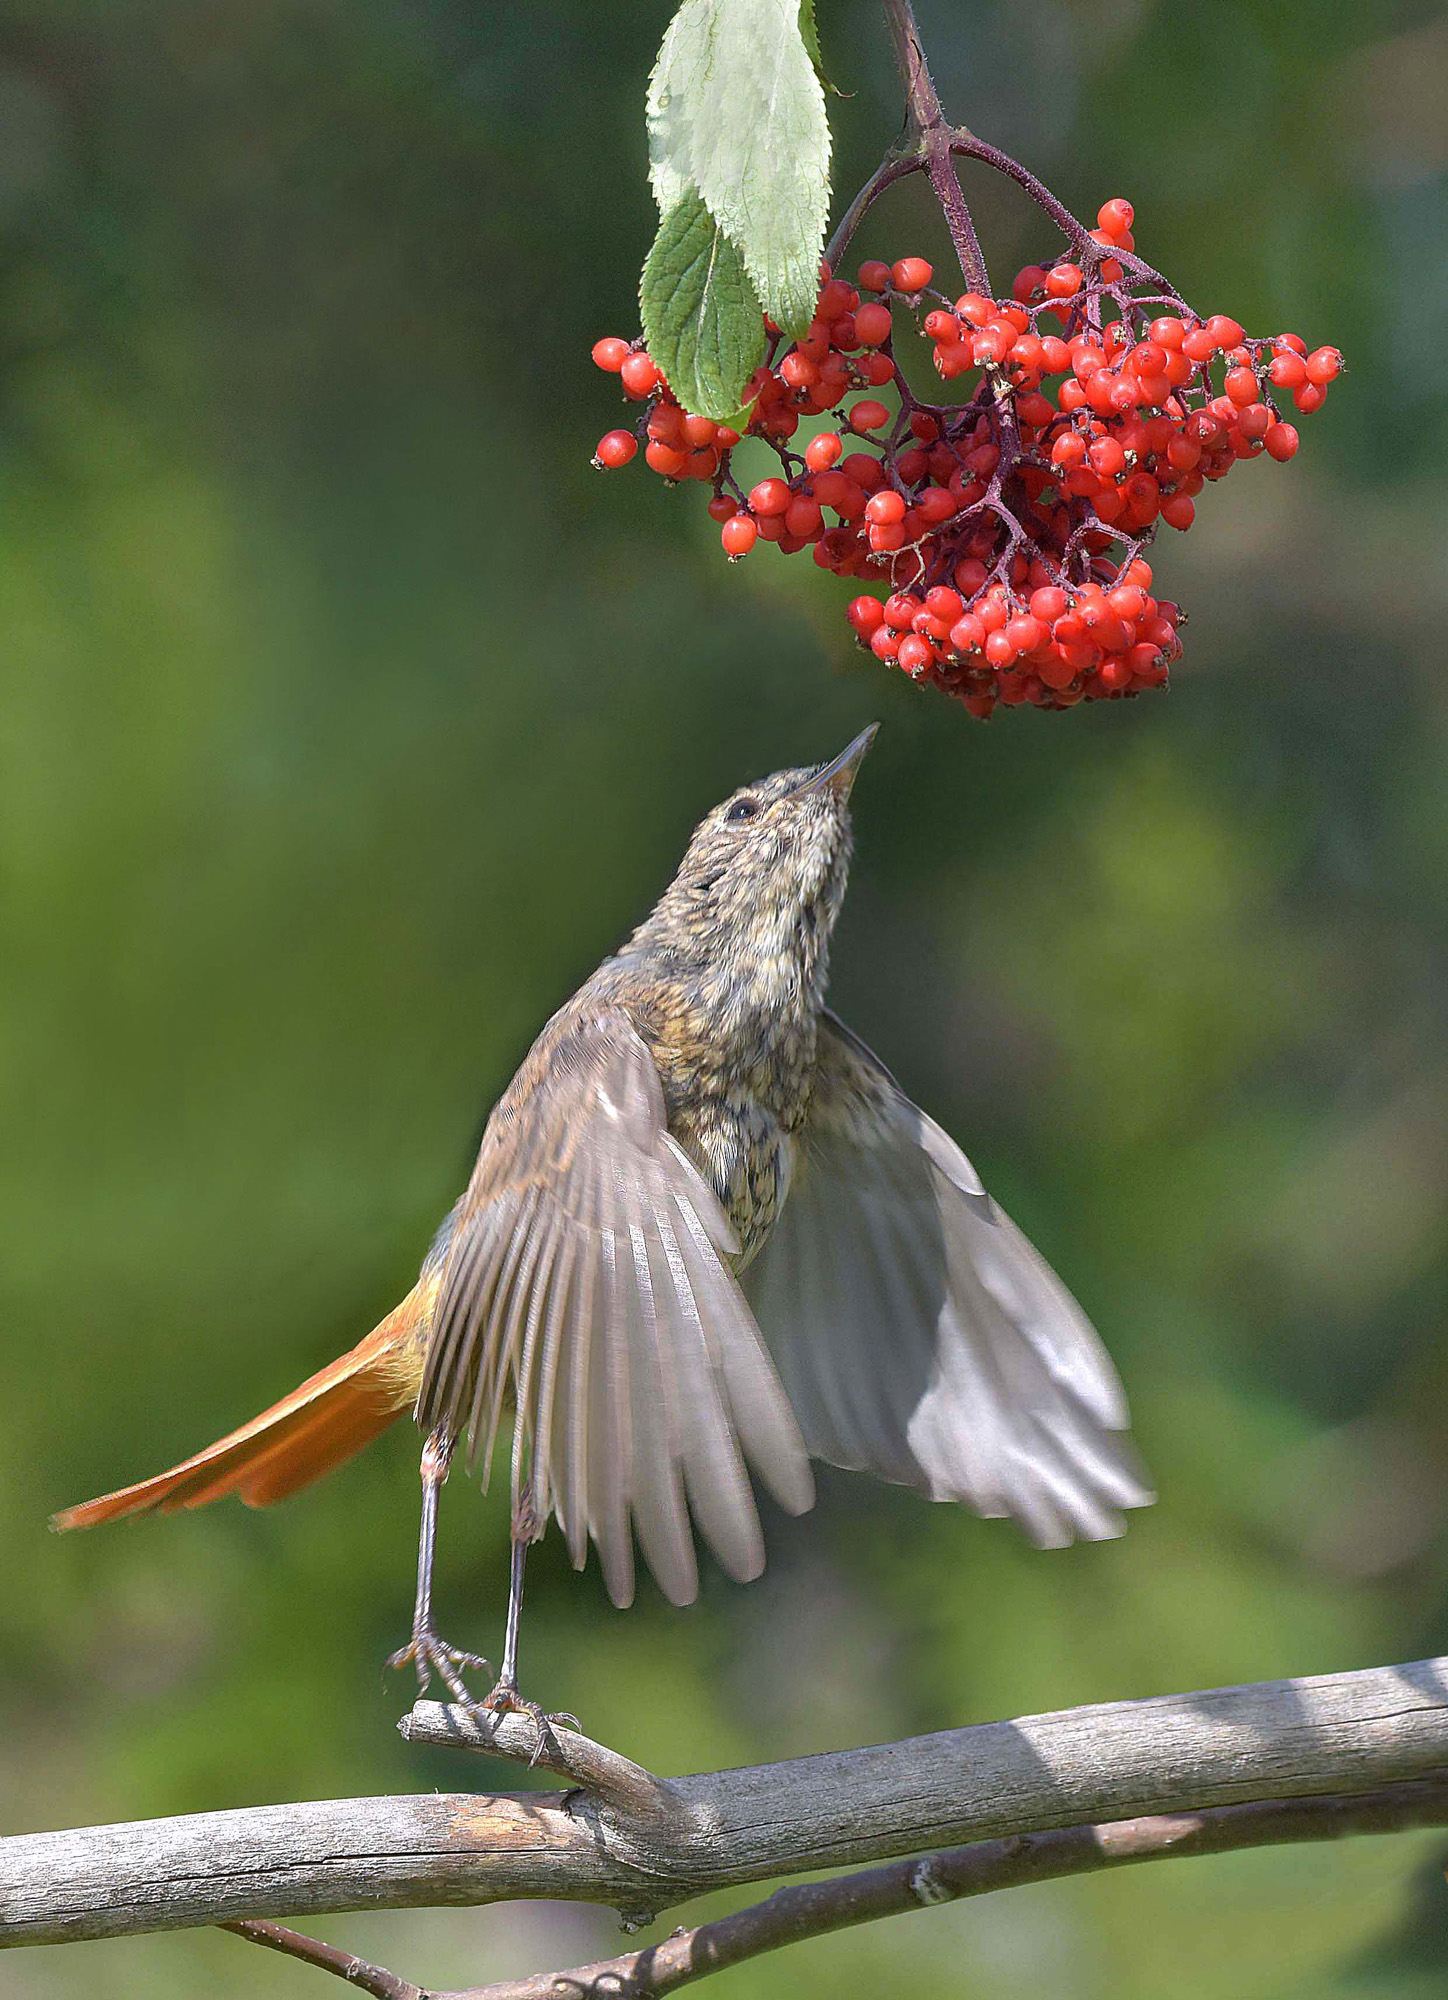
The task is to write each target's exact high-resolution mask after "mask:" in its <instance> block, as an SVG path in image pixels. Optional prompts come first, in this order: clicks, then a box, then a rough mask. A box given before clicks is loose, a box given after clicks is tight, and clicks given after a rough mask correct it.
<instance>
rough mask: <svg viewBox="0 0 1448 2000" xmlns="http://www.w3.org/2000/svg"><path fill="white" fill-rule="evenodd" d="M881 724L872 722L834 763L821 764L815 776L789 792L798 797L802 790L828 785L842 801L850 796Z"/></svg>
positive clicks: (814, 789)
mask: <svg viewBox="0 0 1448 2000" xmlns="http://www.w3.org/2000/svg"><path fill="white" fill-rule="evenodd" d="M879 731H880V725H879V723H878V722H872V723H871V724H870V726H869V728H868V729H862V730H861V731H860V733H859V735H858V736H857V737H856V738H855V740H854V742H853V743H851V744H850V746H849V747H848V749H845V750H842V751H841V752H840V754H839V756H838V757H836V758H835V759H834V761H833V762H832V763H829V764H823V765H821V767H820V769H819V770H818V771H816V772H815V773H814V774H813V776H811V777H808V778H806V779H805V780H804V782H803V783H802V784H798V785H796V786H795V788H794V790H793V791H792V792H791V793H790V794H789V796H790V797H791V798H795V799H797V798H798V797H799V795H800V793H801V792H815V791H818V790H820V788H821V787H822V786H825V785H828V786H829V788H830V790H831V791H832V792H833V793H835V795H836V797H837V798H839V799H840V800H841V801H843V800H845V799H847V798H848V797H849V796H850V787H851V786H852V785H853V784H854V782H855V774H856V772H857V771H858V770H859V768H860V765H861V764H862V763H863V761H864V756H865V752H866V751H867V750H868V749H869V747H870V745H871V744H872V743H873V742H874V740H875V738H876V736H877V735H878V734H879Z"/></svg>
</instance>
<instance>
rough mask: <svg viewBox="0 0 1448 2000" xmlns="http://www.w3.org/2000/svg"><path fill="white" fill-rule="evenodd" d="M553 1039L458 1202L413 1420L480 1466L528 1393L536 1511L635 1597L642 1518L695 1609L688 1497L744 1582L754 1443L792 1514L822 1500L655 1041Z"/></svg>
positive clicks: (650, 1546) (529, 1473) (527, 1434)
mask: <svg viewBox="0 0 1448 2000" xmlns="http://www.w3.org/2000/svg"><path fill="white" fill-rule="evenodd" d="M544 1047H545V1050H546V1053H543V1054H542V1055H541V1056H539V1057H536V1058H535V1059H530V1063H529V1064H525V1066H524V1069H523V1070H522V1071H521V1072H520V1074H519V1079H518V1083H517V1084H516V1085H515V1086H514V1088H513V1089H512V1090H511V1091H510V1092H509V1094H508V1096H507V1097H506V1098H505V1099H504V1100H503V1102H502V1103H501V1104H500V1105H499V1107H498V1110H497V1111H496V1112H495V1113H494V1116H493V1119H492V1122H491V1123H490V1125H489V1127H488V1131H487V1133H486V1135H485V1136H484V1139H483V1145H482V1150H481V1152H480V1153H479V1156H478V1163H477V1167H476V1169H475V1170H474V1173H473V1178H472V1181H471V1183H470V1185H469V1188H468V1191H467V1194H466V1195H465V1196H464V1198H463V1201H462V1202H461V1203H460V1204H459V1209H458V1226H457V1228H456V1231H455V1234H454V1237H453V1241H452V1245H451V1248H450V1250H449V1252H448V1256H447V1262H446V1265H445V1268H444V1272H443V1279H442V1289H441V1292H440V1294H439V1298H438V1305H437V1312H436V1317H435V1320H434V1327H433V1334H432V1339H431V1343H430V1346H429V1352H428V1357H427V1365H426V1370H425V1374H424V1378H423V1384H422V1391H421V1394H420V1396H419V1399H418V1419H419V1421H420V1422H421V1423H422V1424H423V1425H424V1426H425V1427H426V1428H428V1429H433V1428H435V1427H439V1426H440V1427H442V1428H443V1429H445V1430H446V1431H448V1432H449V1434H450V1435H453V1436H460V1435H461V1434H462V1433H463V1432H464V1431H466V1432H467V1435H468V1443H469V1450H470V1455H471V1458H472V1459H473V1461H474V1462H481V1465H482V1468H483V1478H484V1481H486V1478H487V1471H488V1466H489V1463H490V1461H491V1457H492V1452H493V1446H494V1442H495V1440H496V1437H497V1433H498V1428H499V1423H500V1419H501V1417H502V1415H503V1412H504V1410H505V1408H506V1407H507V1406H508V1405H513V1406H515V1408H516V1412H517V1416H516V1422H517V1426H518V1428H517V1431H516V1432H515V1451H518V1450H520V1449H521V1450H522V1451H523V1452H524V1453H525V1456H526V1463H524V1464H523V1465H522V1468H521V1471H520V1472H519V1474H518V1475H517V1476H518V1477H519V1478H520V1480H523V1481H526V1484H527V1487H528V1490H529V1491H530V1493H531V1497H532V1502H533V1506H534V1508H535V1509H536V1512H537V1517H538V1519H539V1521H540V1522H541V1521H543V1520H546V1518H547V1516H548V1513H549V1511H550V1510H551V1511H552V1512H554V1513H556V1514H557V1516H558V1519H559V1522H560V1524H561V1526H562V1528H563V1531H564V1534H565V1536H566V1537H567V1540H568V1545H569V1549H570V1552H571V1553H572V1556H573V1560H574V1562H575V1563H576V1564H578V1565H579V1566H580V1567H581V1566H582V1564H583V1561H584V1559H585V1557H586V1554H587V1544H588V1537H589V1536H590V1535H591V1536H592V1537H593V1539H594V1541H595V1542H596V1543H597V1545H598V1551H599V1555H600V1558H601V1560H602V1563H603V1572H604V1578H605V1581H606V1582H607V1585H608V1589H609V1594H610V1595H611V1596H612V1598H613V1600H614V1602H615V1603H616V1604H627V1603H629V1602H630V1600H631V1598H632V1596H633V1585H634V1559H633V1539H632V1535H631V1533H630V1525H629V1524H630V1518H632V1522H633V1527H634V1528H635V1529H636V1530H637V1533H638V1538H639V1543H640V1546H641V1547H642V1550H643V1553H644V1555H645V1557H646V1558H647V1560H648V1563H649V1567H650V1568H651V1569H652V1570H653V1572H654V1575H655V1576H656V1577H657V1578H658V1581H659V1584H660V1586H661V1587H662V1589H663V1590H664V1592H665V1594H666V1595H667V1596H668V1597H669V1598H671V1599H672V1600H673V1602H674V1603H676V1604H687V1603H688V1602H689V1601H690V1600H691V1599H692V1598H693V1597H694V1596H695V1594H696V1592H697V1589H698V1576H697V1571H696V1567H695V1560H694V1548H693V1541H692V1537H691V1535H690V1531H689V1510H691V1511H692V1514H693V1519H694V1522H695V1523H696V1525H697V1526H698V1528H699V1530H700V1531H701V1533H702V1534H703V1536H704V1538H705V1540H706V1541H707V1542H708V1543H709V1545H710V1547H711V1548H712V1549H713V1550H714V1552H715V1554H716V1555H717V1556H718V1558H719V1560H720V1562H721V1563H722V1564H723V1566H724V1568H725V1569H726V1570H727V1571H728V1572H729V1573H730V1575H731V1576H735V1577H738V1578H740V1579H741V1580H745V1579H747V1578H750V1577H753V1576H757V1575H758V1574H759V1571H760V1570H761V1569H762V1568H763V1565H764V1551H763V1544H762V1541H761V1537H760V1531H759V1521H758V1517H757V1515H756V1512H755V1507H754V1501H753V1497H752V1495H751V1492H750V1487H749V1480H748V1478H747V1476H746V1473H745V1469H744V1463H743V1457H744V1456H747V1458H748V1460H749V1462H750V1463H751V1465H752V1466H753V1467H754V1469H755V1470H756V1471H757V1473H758V1474H759V1476H760V1477H761V1478H762V1479H763V1481H764V1483H765V1485H766V1486H767V1487H768V1488H769V1490H770V1491H771V1492H772V1493H773V1494H774V1495H775V1496H776V1497H777V1498H778V1499H779V1500H780V1502H781V1503H782V1504H783V1505H784V1506H785V1507H787V1508H789V1509H790V1510H791V1511H793V1512H801V1511H803V1510H804V1509H805V1508H806V1507H808V1506H809V1505H810V1504H811V1501H812V1500H813V1497H814V1488H813V1481H812V1478H811V1474H810V1469H809V1460H808V1458H807V1456H806V1453H805V1449H804V1444H803V1442H802V1440H801V1438H800V1434H799V1429H798V1426H797V1425H796V1423H795V1421H794V1417H793V1415H792V1414H791V1411H790V1408H789V1404H788V1403H787V1401H786V1400H785V1395H784V1391H783V1389H782V1388H781V1386H780V1382H779V1378H778V1376H777V1374H776V1373H775V1369H774V1365H773V1363H772V1362H771V1360H770V1358H769V1354H768V1351H767V1349H766V1348H765V1345H764V1343H763V1340H762V1339H761V1337H760V1333H759V1329H758V1327H757V1326H756V1325H755V1323H754V1318H753V1316H752V1314H751V1313H750V1310H749V1307H748V1306H747V1305H746V1303H745V1301H744V1297H743V1294H742V1293H741V1291H740V1289H739V1286H738V1284H737V1282H736V1281H735V1279H734V1276H733V1274H732V1272H731V1270H730V1268H729V1264H728V1262H727V1259H728V1257H729V1255H730V1253H731V1252H733V1251H736V1250H737V1248H738V1245H737V1243H736V1242H735V1240H734V1237H733V1233H732V1231H731V1229H730V1226H729V1222H728V1220H727V1218H726V1216H725V1214H724V1211H723V1209H722V1208H721V1206H720V1204H719V1202H718V1200H717V1199H716V1197H715V1195H714V1192H713V1190H712V1189H711V1188H710V1187H709V1186H708V1184H707V1183H706V1182H705V1181H704V1179H703V1178H702V1177H701V1175H700V1174H699V1173H698V1172H697V1171H696V1169H695V1168H694V1166H693V1165H692V1164H691V1163H690V1161H689V1160H688V1159H687V1157H686V1156H685V1154H684V1153H683V1152H682V1150H681V1149H680V1148H679V1146H678V1145H677V1143H676V1142H675V1141H674V1139H673V1138H672V1137H671V1136H670V1135H669V1132H668V1130H667V1127H666V1122H665V1109H664V1099H663V1092H662V1090H661V1088H660V1085H659V1079H658V1074H657V1071H656V1070H655V1067H654V1062H653V1058H652V1057H651V1056H650V1054H649V1052H648V1049H647V1048H646V1047H645V1045H644V1043H643V1042H642V1041H641V1039H640V1038H639V1036H638V1034H637V1033H636V1032H635V1030H634V1028H633V1027H632V1025H631V1024H630V1023H629V1022H628V1021H627V1020H625V1019H624V1018H622V1017H621V1016H619V1015H605V1016H602V1017H599V1018H595V1019H591V1020H582V1021H580V1022H579V1023H578V1025H577V1026H576V1027H574V1028H571V1029H569V1030H568V1031H567V1032H565V1033H564V1034H563V1035H562V1036H561V1037H560V1038H558V1039H556V1040H554V1041H553V1042H552V1045H551V1048H549V1047H547V1045H546V1044H545V1045H544ZM741 1451H742V1454H743V1456H741ZM686 1494H687V1509H686V1501H685V1496H686Z"/></svg>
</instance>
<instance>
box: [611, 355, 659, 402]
mask: <svg viewBox="0 0 1448 2000" xmlns="http://www.w3.org/2000/svg"><path fill="white" fill-rule="evenodd" d="M618 373H619V380H620V381H621V382H622V383H623V386H624V389H625V390H626V391H627V393H628V394H629V395H630V396H632V397H633V398H634V400H635V402H642V401H643V399H644V397H645V396H651V395H652V394H653V393H654V391H655V389H657V388H658V386H659V379H660V378H659V371H658V369H657V368H655V366H654V364H653V362H652V361H651V360H650V359H649V357H648V355H647V354H643V353H638V354H630V355H629V356H628V358H627V359H626V360H625V361H624V362H623V363H622V365H621V366H620V368H619V371H618Z"/></svg>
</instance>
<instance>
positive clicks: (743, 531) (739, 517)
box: [719, 514, 759, 562]
mask: <svg viewBox="0 0 1448 2000" xmlns="http://www.w3.org/2000/svg"><path fill="white" fill-rule="evenodd" d="M758 534H759V529H758V527H757V526H756V525H755V523H754V522H753V521H751V520H750V518H749V516H748V515H747V514H735V515H734V516H733V517H732V518H731V519H730V520H728V521H726V522H725V523H724V525H723V527H722V528H721V529H720V530H719V539H720V541H721V542H722V543H723V544H724V553H725V555H726V556H728V558H729V560H730V562H738V560H739V558H740V556H747V555H748V553H749V551H750V550H751V549H752V548H753V547H754V544H755V541H756V539H757V537H758Z"/></svg>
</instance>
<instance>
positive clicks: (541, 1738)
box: [478, 1680, 580, 1770]
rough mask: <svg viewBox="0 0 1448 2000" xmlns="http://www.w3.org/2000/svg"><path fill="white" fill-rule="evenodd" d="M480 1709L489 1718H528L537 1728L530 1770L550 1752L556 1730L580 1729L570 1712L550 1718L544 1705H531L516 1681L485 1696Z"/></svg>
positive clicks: (498, 1685)
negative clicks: (510, 1716) (498, 1716)
mask: <svg viewBox="0 0 1448 2000" xmlns="http://www.w3.org/2000/svg"><path fill="white" fill-rule="evenodd" d="M478 1706H479V1707H480V1708H481V1709H482V1710H483V1711H484V1713H485V1714H488V1715H508V1714H510V1713H511V1714H514V1715H526V1716H527V1717H528V1719H529V1720H530V1721H531V1722H532V1724H533V1728H534V1731H535V1733H536V1737H537V1740H536V1742H535V1743H534V1745H533V1755H532V1756H531V1757H530V1758H529V1759H528V1768H529V1769H530V1770H531V1769H532V1768H533V1766H534V1765H535V1764H536V1763H537V1762H538V1760H539V1758H540V1757H542V1755H543V1753H544V1751H545V1750H546V1749H547V1748H548V1738H549V1737H550V1736H551V1735H552V1733H553V1731H554V1730H555V1729H578V1728H579V1727H580V1724H579V1721H578V1717H577V1716H576V1715H569V1714H568V1712H567V1711H566V1710H564V1711H563V1712H562V1713H561V1714H558V1715H550V1714H549V1713H548V1712H547V1710H546V1709H545V1708H544V1707H543V1706H542V1704H541V1703H539V1702H536V1701H529V1700H528V1698H527V1696H526V1695H522V1694H519V1692H518V1683H517V1682H516V1681H508V1680H500V1681H499V1682H498V1684H497V1686H496V1687H495V1688H494V1689H493V1691H492V1693H491V1694H486V1695H484V1696H483V1699H482V1701H481V1702H479V1703H478Z"/></svg>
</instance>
